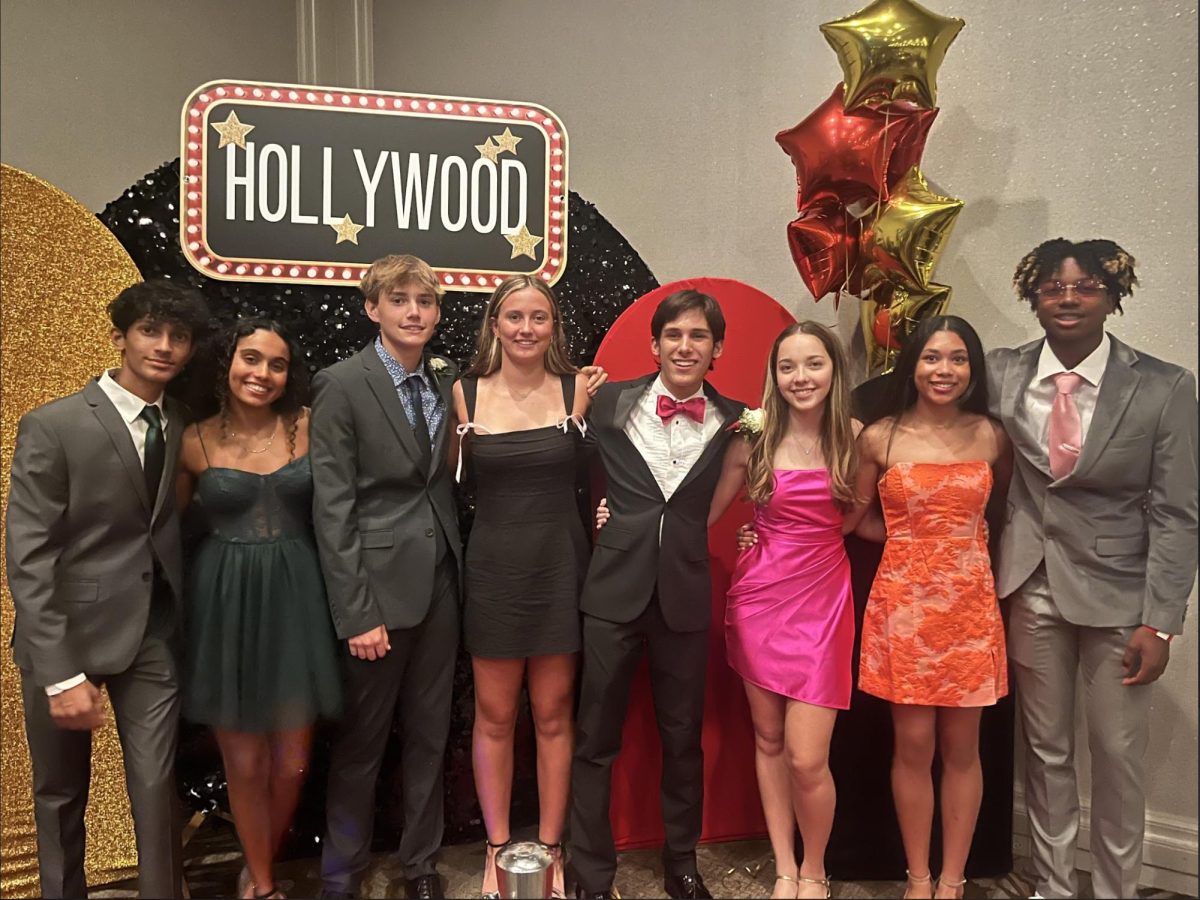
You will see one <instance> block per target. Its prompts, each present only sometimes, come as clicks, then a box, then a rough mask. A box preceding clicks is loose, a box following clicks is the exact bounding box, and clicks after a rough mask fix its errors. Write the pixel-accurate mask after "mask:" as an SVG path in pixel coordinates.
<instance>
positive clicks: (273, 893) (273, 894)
mask: <svg viewBox="0 0 1200 900" xmlns="http://www.w3.org/2000/svg"><path fill="white" fill-rule="evenodd" d="M286 898H287V894H285V893H284V892H283V891H281V890H279V888H277V887H275V885H271V890H270V891H268V892H267V893H265V894H260V893H259V892H258V891H255V892H254V900H286Z"/></svg>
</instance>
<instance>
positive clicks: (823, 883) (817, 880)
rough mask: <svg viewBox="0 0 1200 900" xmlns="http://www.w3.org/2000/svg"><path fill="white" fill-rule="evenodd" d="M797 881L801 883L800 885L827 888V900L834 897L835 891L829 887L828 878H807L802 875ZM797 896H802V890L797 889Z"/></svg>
mask: <svg viewBox="0 0 1200 900" xmlns="http://www.w3.org/2000/svg"><path fill="white" fill-rule="evenodd" d="M796 880H797V881H799V882H800V884H818V885H820V886H821V887H823V888H825V900H829V898H830V897H832V896H833V891H832V890H831V889H830V887H829V879H828V878H807V877H805V876H804V875H800V876H798V878H797V879H796ZM796 896H797V897H799V896H800V889H799V888H798V887H797V889H796Z"/></svg>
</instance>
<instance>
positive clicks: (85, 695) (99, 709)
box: [49, 681, 104, 731]
mask: <svg viewBox="0 0 1200 900" xmlns="http://www.w3.org/2000/svg"><path fill="white" fill-rule="evenodd" d="M49 701H50V718H52V719H53V720H54V724H55V725H57V726H58V727H59V728H69V729H71V730H72V731H95V730H96V729H97V728H99V727H100V726H101V725H103V724H104V698H103V697H102V696H101V694H100V689H99V688H98V687H96V686H95V685H94V684H92V683H91V682H90V681H83V682H81V683H79V684H77V685H75V687H73V688H67V689H66V690H65V691H63V692H62V693H60V694H55V695H54V696H53V697H50V698H49Z"/></svg>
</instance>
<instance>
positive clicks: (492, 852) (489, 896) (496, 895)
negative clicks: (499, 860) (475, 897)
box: [479, 838, 512, 900]
mask: <svg viewBox="0 0 1200 900" xmlns="http://www.w3.org/2000/svg"><path fill="white" fill-rule="evenodd" d="M484 843H485V844H487V854H486V855H485V856H484V858H483V880H484V883H486V882H487V872H488V866H491V867H492V874H493V875H494V874H495V872H496V854H497V853H499V852H500V851H501V850H503V849H504V848H505V847H507V846H508V845H509V844H511V843H512V838H509V839H508V840H507V841H501V842H500V843H499V844H493V843H492V842H491V841H488V840H485V841H484ZM479 895H480V897H482V898H483V900H500V890H499V887H497V889H496V890H494V891H485V890H483V889H482V887H481V888H480V891H479Z"/></svg>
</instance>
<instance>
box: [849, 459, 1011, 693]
mask: <svg viewBox="0 0 1200 900" xmlns="http://www.w3.org/2000/svg"><path fill="white" fill-rule="evenodd" d="M991 490H992V468H991V466H990V465H988V464H987V463H986V462H984V461H982V460H980V461H978V462H963V463H896V464H895V465H893V466H892V467H891V468H889V469H888V470H887V471H886V472H884V474H883V477H882V478H881V479H880V480H879V499H880V501H881V503H882V505H883V516H884V520H885V521H886V522H887V534H888V538H887V543H886V544H885V545H884V548H883V559H882V560H881V561H880V563H879V570H878V572H877V573H876V575H875V582H874V584H872V585H871V596H870V598H869V599H868V601H867V609H866V612H865V614H864V616H863V627H862V654H861V657H860V660H859V672H858V687H859V689H860V690H863V691H865V692H866V693H868V694H873V695H874V696H876V697H882V698H883V699H885V700H889V701H891V702H892V703H907V704H920V705H923V706H990V705H992V704H993V703H995V702H996V701H997V700H999V699H1000V698H1001V697H1003V696H1004V695H1005V694H1007V693H1008V669H1007V663H1006V660H1005V650H1004V623H1003V621H1001V618H1000V605H999V602H998V601H997V599H996V586H995V583H994V582H993V580H992V569H991V560H990V559H989V557H988V550H987V523H986V522H984V519H983V512H984V508H985V507H986V506H987V501H988V496H989V494H990V493H991Z"/></svg>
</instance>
